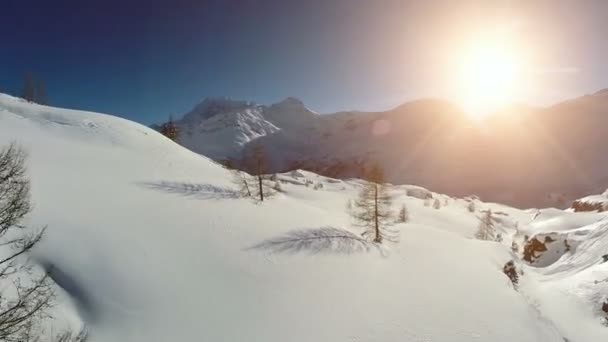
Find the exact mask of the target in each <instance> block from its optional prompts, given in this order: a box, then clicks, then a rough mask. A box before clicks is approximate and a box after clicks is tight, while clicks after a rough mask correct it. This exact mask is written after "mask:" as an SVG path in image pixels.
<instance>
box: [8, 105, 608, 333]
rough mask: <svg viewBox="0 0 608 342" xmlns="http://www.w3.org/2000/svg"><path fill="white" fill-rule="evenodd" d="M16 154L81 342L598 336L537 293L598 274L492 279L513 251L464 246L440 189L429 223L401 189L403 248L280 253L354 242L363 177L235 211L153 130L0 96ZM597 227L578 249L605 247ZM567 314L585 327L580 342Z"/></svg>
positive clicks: (224, 192) (46, 259) (215, 178)
mask: <svg viewBox="0 0 608 342" xmlns="http://www.w3.org/2000/svg"><path fill="white" fill-rule="evenodd" d="M287 104H288V105H291V104H290V103H287ZM254 109H255V108H253V109H251V108H248V109H247V110H251V111H252V112H251V113H252V115H254V114H253V112H254ZM247 110H245V111H247ZM266 110H267V109H265V111H266ZM239 112H240V110H239ZM210 119H211V118H210ZM268 122H270V121H268ZM277 122H278V119H276V120H274V123H273V122H271V123H272V124H273V125H275V126H276V127H280V126H279V125H278V124H275V123H277ZM12 140H17V141H18V142H19V143H20V144H22V145H23V146H24V147H25V148H26V149H27V150H28V151H29V159H28V164H29V169H30V175H31V179H32V192H33V194H32V195H33V201H34V204H35V210H34V212H33V213H32V214H31V216H30V219H29V222H28V223H29V224H30V225H32V226H40V225H48V230H47V234H46V237H45V240H44V241H43V243H42V244H41V245H39V248H38V249H37V250H36V251H35V260H37V261H38V262H39V263H40V264H41V265H53V266H54V268H55V269H56V270H60V273H59V274H60V275H61V276H57V277H56V280H57V281H58V283H59V285H61V286H63V287H64V289H65V291H64V292H63V293H62V296H61V297H60V302H61V303H60V304H61V308H63V310H60V312H63V314H64V315H66V316H67V318H68V319H74V317H76V318H77V319H79V320H82V321H84V322H85V323H86V324H87V326H88V327H89V329H90V331H91V338H90V341H91V342H106V341H107V342H109V341H134V342H136V341H137V342H139V341H141V342H144V341H145V342H150V341H264V342H279V341H281V342H282V341H303V342H308V341H328V342H329V341H331V342H340V341H383V342H384V341H457V342H458V341H463V342H464V341H473V340H474V341H493V342H494V341H505V342H506V341H508V342H512V341H521V342H525V341H530V342H532V341H534V342H537V341H551V342H553V341H555V342H558V341H563V338H564V337H567V338H569V339H570V341H573V342H585V341H589V342H591V341H594V342H595V341H598V337H601V338H603V339H605V338H606V337H608V330H607V329H606V328H604V327H602V326H601V325H600V324H599V323H598V322H597V321H598V319H599V315H600V314H599V313H597V312H595V311H593V310H594V309H593V308H592V307H589V306H586V305H585V304H586V302H585V301H584V300H582V299H581V298H583V299H584V298H586V297H581V296H577V295H570V294H568V295H564V296H563V297H547V296H545V295H544V293H545V292H547V293H553V294H554V293H558V292H559V291H561V290H560V289H561V288H562V286H566V285H564V284H571V286H575V288H576V289H584V286H587V285H586V284H583V283H584V282H582V281H580V282H579V280H576V281H574V280H573V281H572V282H570V280H568V279H578V278H577V277H578V275H579V274H583V275H584V273H583V272H586V271H585V270H586V268H585V266H588V265H589V264H590V261H584V262H583V261H581V262H580V263H579V262H578V261H577V263H575V264H574V265H575V267H573V268H569V269H568V271H567V272H565V273H561V274H562V275H561V276H558V275H555V274H556V273H555V272H549V271H547V274H544V273H542V272H540V271H539V270H536V269H534V268H528V267H526V266H523V265H521V264H520V262H519V261H517V263H518V265H519V266H518V267H523V268H525V275H524V276H523V277H522V289H525V291H520V292H518V291H516V290H515V289H514V288H513V286H512V285H511V283H510V281H509V279H508V278H507V277H506V276H505V275H504V274H503V273H502V271H501V270H502V267H503V265H504V264H505V262H507V261H509V260H511V259H513V258H515V259H516V260H517V257H515V256H514V255H513V254H512V253H511V252H510V249H509V248H508V247H507V246H508V244H510V240H509V239H506V240H505V242H504V243H505V244H500V243H495V242H483V241H477V240H474V239H472V238H471V237H472V236H473V233H474V232H475V229H476V226H477V222H478V220H477V218H476V215H478V213H470V212H469V211H468V210H467V207H468V202H467V201H465V200H462V199H454V198H450V197H448V196H445V195H440V194H436V193H433V194H432V195H433V196H434V197H435V198H437V199H438V200H439V201H440V202H441V204H442V208H441V209H433V208H432V207H431V206H425V200H423V199H419V198H417V197H413V196H407V195H406V194H407V193H410V194H412V195H415V194H417V193H420V192H421V191H422V190H421V189H420V188H417V187H412V186H395V187H393V188H392V193H393V195H394V196H395V201H394V205H395V209H397V208H399V207H400V206H401V205H402V204H406V205H407V207H408V209H409V211H410V216H411V221H410V222H409V223H407V224H397V226H396V227H397V228H399V230H400V231H401V241H400V243H398V244H394V245H387V246H383V247H382V248H377V247H376V246H371V245H368V244H363V245H356V246H355V247H357V248H353V246H351V245H348V244H330V245H318V244H314V243H313V244H311V243H304V244H287V245H285V244H284V243H285V242H286V241H287V242H289V241H290V240H289V239H290V238H291V237H293V236H299V237H304V238H306V237H309V238H313V237H315V236H318V234H322V233H323V232H327V231H329V232H334V231H335V230H332V229H340V231H341V232H343V233H342V234H344V235H346V236H351V235H353V234H354V235H353V236H358V234H359V233H360V230H359V229H358V228H356V227H354V226H353V225H352V223H351V221H350V218H349V216H348V215H347V213H346V210H345V205H346V202H347V200H348V199H352V198H354V197H355V194H356V192H357V189H358V188H359V187H360V184H361V183H360V181H357V180H349V181H341V180H335V179H331V178H326V177H322V176H318V175H315V174H313V173H309V172H305V171H301V172H296V173H288V174H284V175H280V176H279V179H280V180H281V181H282V188H283V190H284V191H285V192H284V193H281V194H279V195H277V196H276V197H275V198H273V199H271V200H269V201H265V202H263V203H261V204H256V203H253V202H251V201H249V200H246V199H243V198H235V196H234V192H233V190H232V189H233V185H232V184H231V175H230V174H229V173H228V172H227V171H226V170H225V169H223V168H221V167H220V166H218V165H217V164H216V163H214V162H212V161H211V160H209V159H207V158H205V157H202V156H200V155H198V154H196V153H194V152H190V151H188V150H186V149H184V148H182V147H181V146H179V145H177V144H174V143H173V142H171V141H169V140H168V139H166V138H164V137H163V136H161V135H160V134H158V133H157V132H155V131H153V130H152V129H149V128H146V127H143V126H141V125H138V124H135V123H132V122H129V121H126V120H123V119H119V118H115V117H111V116H106V115H102V114H96V113H87V112H80V111H71V110H63V109H54V108H50V107H44V106H38V105H32V104H27V103H24V102H22V101H20V100H18V99H15V98H12V97H9V96H5V95H0V145H3V144H6V143H8V142H9V141H12ZM307 182H308V183H310V182H312V183H313V184H322V187H320V186H316V187H313V186H305V184H306V183H307ZM315 188H316V189H317V190H315ZM475 203H476V208H477V210H481V209H486V208H492V209H493V210H497V211H503V212H504V213H505V214H506V215H507V216H504V218H503V221H504V222H505V227H509V228H504V229H505V233H509V234H515V231H514V228H512V227H514V226H515V225H514V224H513V222H514V221H517V222H520V223H521V225H526V226H527V225H528V223H529V222H530V221H531V220H532V218H533V217H535V215H536V214H535V212H533V211H529V212H528V211H520V210H516V209H513V208H509V207H506V206H502V205H496V204H484V203H482V202H479V201H475ZM556 215H557V214H556ZM568 215H578V214H576V213H569V214H568ZM537 219H538V218H537ZM507 222H510V223H508V224H507ZM324 227H332V229H329V230H327V229H326V230H324V229H322V228H324ZM590 229H591V228H590ZM594 231H597V233H593V234H590V235H589V239H588V241H589V242H586V243H589V244H593V243H600V241H601V242H602V243H603V242H604V241H606V239H605V237H604V236H603V235H602V233H601V231H602V230H601V229H600V228H599V227H598V229H596V230H594ZM593 241H595V242H593ZM277 242H279V243H280V242H282V243H283V245H281V246H279V247H280V248H277ZM581 246H582V244H581ZM360 247H363V248H360ZM590 248H591V247H590ZM577 253H584V251H583V250H582V249H581V248H578V249H577ZM593 253H595V252H593ZM580 255H584V254H580ZM589 258H590V259H593V258H595V254H593V255H590V256H589ZM563 264H564V265H567V263H565V262H564V263H563ZM598 270H599V268H598ZM549 273H550V274H549ZM583 275H581V277H582V276H583ZM581 279H583V278H581ZM585 279H587V278H585ZM539 284H541V285H542V286H543V287H542V288H541V287H539V286H540V285H539ZM68 285H69V286H68ZM545 287H546V288H547V289H546V291H545ZM553 298H559V299H563V301H556V302H554V301H552V299H553ZM572 303H575V304H576V306H575V307H572V306H571V305H570V304H572ZM546 308H550V309H551V310H550V311H549V314H546V313H545V309H546ZM560 310H563V312H562V311H560ZM566 311H567V312H570V313H572V315H577V314H580V317H579V318H577V321H576V324H579V323H580V324H581V326H582V327H584V330H581V331H576V326H573V325H572V324H573V323H570V322H568V321H567V320H566V319H565V318H564V317H566V316H565V315H566V313H564V312H566ZM73 316H74V317H73ZM56 319H57V320H61V319H63V318H62V316H61V315H58V316H56ZM599 340H601V339H599Z"/></svg>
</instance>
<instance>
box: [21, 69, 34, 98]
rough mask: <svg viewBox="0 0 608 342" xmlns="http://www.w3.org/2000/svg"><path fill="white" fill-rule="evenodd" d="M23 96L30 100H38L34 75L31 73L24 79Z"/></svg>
mask: <svg viewBox="0 0 608 342" xmlns="http://www.w3.org/2000/svg"><path fill="white" fill-rule="evenodd" d="M21 97H22V98H23V99H24V100H26V101H28V102H35V101H36V85H35V81H34V76H33V75H32V74H31V73H27V74H26V75H25V78H24V79H23V89H22V90H21Z"/></svg>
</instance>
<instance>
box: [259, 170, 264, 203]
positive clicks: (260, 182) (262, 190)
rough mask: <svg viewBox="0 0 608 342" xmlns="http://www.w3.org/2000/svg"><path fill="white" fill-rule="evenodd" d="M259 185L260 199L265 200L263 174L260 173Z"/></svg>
mask: <svg viewBox="0 0 608 342" xmlns="http://www.w3.org/2000/svg"><path fill="white" fill-rule="evenodd" d="M258 187H259V190H260V201H262V202H263V201H264V186H263V184H262V175H261V174H258Z"/></svg>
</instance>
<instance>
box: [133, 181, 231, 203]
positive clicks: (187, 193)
mask: <svg viewBox="0 0 608 342" xmlns="http://www.w3.org/2000/svg"><path fill="white" fill-rule="evenodd" d="M137 184H138V185H140V186H142V187H144V188H147V189H152V190H157V191H162V192H166V193H170V194H177V195H181V196H184V197H193V198H197V199H202V200H207V199H235V198H239V197H240V196H239V193H238V192H237V191H235V190H232V189H229V188H222V187H219V186H215V185H211V184H195V183H185V182H166V181H161V182H139V183H137Z"/></svg>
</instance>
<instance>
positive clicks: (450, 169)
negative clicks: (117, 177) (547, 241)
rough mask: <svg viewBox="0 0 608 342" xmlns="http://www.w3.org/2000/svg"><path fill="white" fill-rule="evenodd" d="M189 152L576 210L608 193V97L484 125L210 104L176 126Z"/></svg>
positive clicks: (505, 114)
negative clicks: (255, 153) (374, 166)
mask: <svg viewBox="0 0 608 342" xmlns="http://www.w3.org/2000/svg"><path fill="white" fill-rule="evenodd" d="M176 124H177V125H178V127H179V129H180V131H181V135H180V140H179V142H180V144H182V145H183V146H185V147H187V148H189V149H191V150H193V151H195V152H197V153H200V154H203V155H206V156H208V157H211V158H213V159H215V160H225V159H235V160H238V159H240V158H242V156H244V155H247V154H248V153H250V151H251V148H252V147H253V146H254V145H258V144H259V145H261V146H263V148H264V150H265V152H266V154H267V155H268V157H269V160H270V167H271V171H287V170H291V169H296V168H301V169H306V170H310V171H314V172H317V173H321V174H324V175H327V176H331V177H339V178H347V177H358V176H361V175H362V172H363V170H364V168H365V166H366V165H367V164H369V163H370V162H377V163H379V164H380V165H381V166H382V167H383V169H384V171H385V174H386V176H387V180H388V181H389V182H391V183H395V184H404V183H407V184H418V185H421V186H424V187H428V188H431V189H433V190H436V191H440V192H445V193H448V194H451V195H454V196H465V195H470V194H477V195H479V196H480V197H481V198H482V199H484V200H486V201H497V202H505V203H508V204H511V205H515V206H520V207H543V206H559V207H564V206H567V205H568V204H569V203H570V201H571V200H573V199H575V198H579V197H582V196H584V195H586V194H589V193H598V192H601V191H602V190H603V189H605V188H606V187H608V159H607V158H606V156H605V151H604V145H605V142H604V138H605V137H606V135H607V134H608V91H600V92H598V93H596V94H593V95H587V96H584V97H581V98H578V99H574V100H570V101H566V102H563V103H560V104H557V105H554V106H551V107H548V108H532V107H525V106H513V107H510V108H506V109H504V110H502V111H500V112H498V113H496V114H495V115H493V116H491V117H489V118H488V119H487V120H485V121H482V122H476V121H474V120H471V119H469V117H468V116H467V115H466V114H465V113H463V112H462V111H461V110H460V109H459V108H457V107H455V106H453V105H452V104H450V103H448V102H446V101H442V100H430V99H429V100H419V101H414V102H410V103H406V104H404V105H402V106H399V107H397V108H394V109H391V110H388V111H384V112H339V113H333V114H324V115H319V114H317V113H315V112H313V111H311V110H309V109H308V108H306V106H305V105H304V104H303V103H302V102H301V101H300V100H298V99H295V98H287V99H285V100H283V101H281V102H279V103H276V104H273V105H270V106H265V105H259V104H256V103H251V102H245V101H234V100H230V99H227V98H209V99H206V100H204V101H203V102H202V103H201V104H200V105H198V106H196V107H195V108H194V109H193V110H192V111H191V112H189V113H187V114H186V115H184V117H183V118H182V119H180V120H178V121H176Z"/></svg>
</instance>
